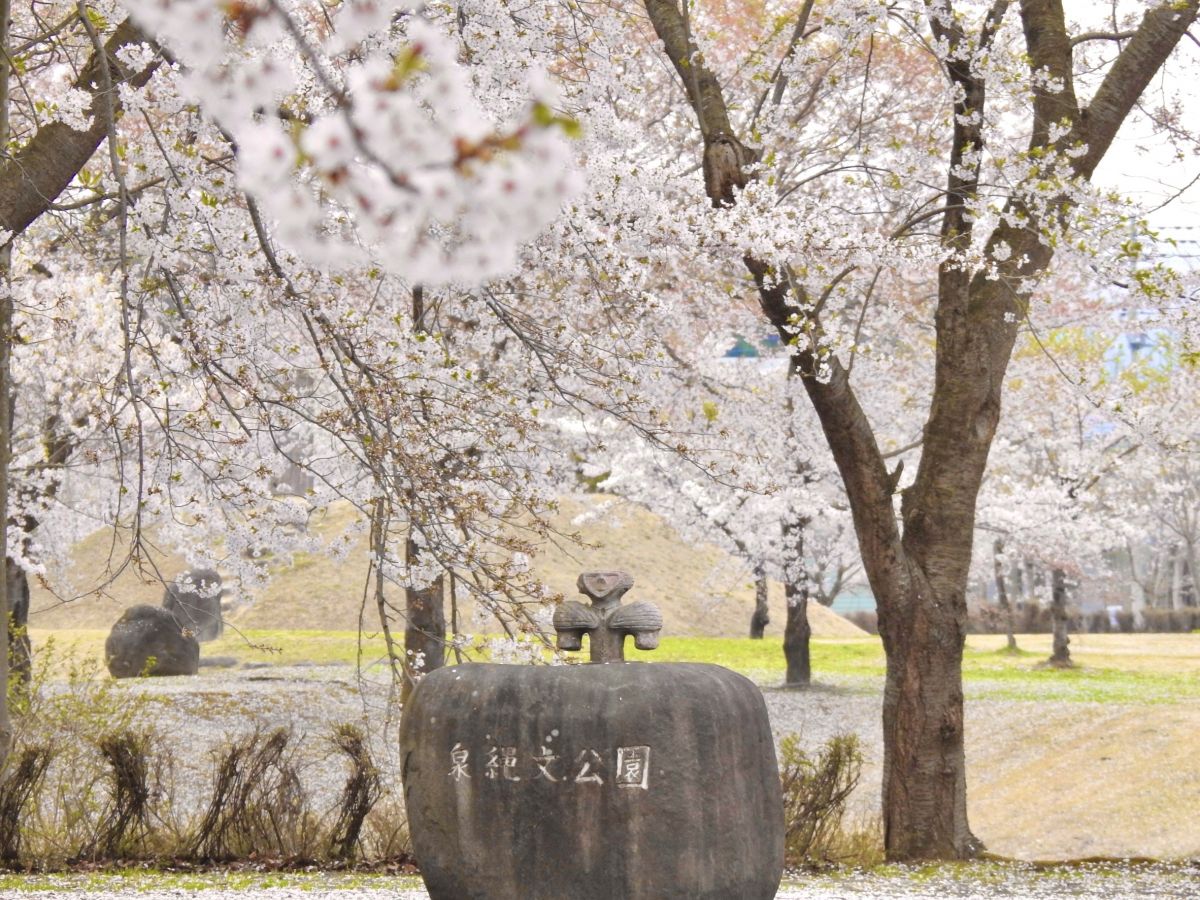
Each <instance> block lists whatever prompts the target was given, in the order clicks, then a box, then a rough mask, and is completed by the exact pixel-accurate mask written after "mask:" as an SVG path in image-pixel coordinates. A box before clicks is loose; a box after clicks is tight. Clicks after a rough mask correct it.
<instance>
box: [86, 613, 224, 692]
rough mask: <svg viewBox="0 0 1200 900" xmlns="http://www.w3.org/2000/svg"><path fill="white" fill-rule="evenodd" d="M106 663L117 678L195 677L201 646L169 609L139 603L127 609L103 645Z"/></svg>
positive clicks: (198, 665)
mask: <svg viewBox="0 0 1200 900" xmlns="http://www.w3.org/2000/svg"><path fill="white" fill-rule="evenodd" d="M151 659H153V663H151V662H150V661H151ZM104 661H105V663H106V664H107V666H108V671H109V672H110V673H112V676H113V677H114V678H136V677H138V676H139V675H143V674H145V675H195V674H196V672H197V670H198V669H199V667H200V644H199V642H198V641H197V640H196V638H195V637H194V636H193V635H192V634H190V633H189V632H186V631H185V630H184V628H183V627H182V626H181V625H180V624H179V622H177V621H176V619H175V616H174V615H172V614H171V612H170V611H169V610H166V609H163V608H162V607H160V606H149V605H147V604H139V605H138V606H131V607H130V608H129V609H127V610H125V612H124V614H123V615H122V616H121V618H119V619H117V622H116V624H115V625H113V627H112V631H110V632H109V634H108V639H107V640H106V641H105V642H104Z"/></svg>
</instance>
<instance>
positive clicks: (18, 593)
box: [5, 524, 33, 696]
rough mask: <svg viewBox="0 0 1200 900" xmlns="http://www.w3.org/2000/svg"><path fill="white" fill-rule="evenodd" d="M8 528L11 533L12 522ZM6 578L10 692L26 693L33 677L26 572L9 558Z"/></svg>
mask: <svg viewBox="0 0 1200 900" xmlns="http://www.w3.org/2000/svg"><path fill="white" fill-rule="evenodd" d="M9 530H10V533H11V530H12V525H11V524H10V525H9ZM5 579H6V581H7V582H8V595H7V596H8V608H9V617H8V627H9V632H8V669H9V679H10V681H11V682H12V684H13V692H14V693H17V692H20V693H21V694H22V695H23V696H25V695H27V692H28V690H29V681H30V679H31V678H32V677H33V646H32V644H30V642H29V576H28V575H27V574H26V573H25V570H24V569H22V568H21V567H20V566H18V565H16V564H14V563H13V561H12V560H11V559H10V560H8V569H7V572H6V573H5Z"/></svg>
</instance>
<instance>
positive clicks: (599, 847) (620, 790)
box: [400, 572, 784, 900]
mask: <svg viewBox="0 0 1200 900" xmlns="http://www.w3.org/2000/svg"><path fill="white" fill-rule="evenodd" d="M632 585H633V579H632V578H630V577H629V576H628V575H626V574H624V573H621V572H589V573H585V574H583V575H582V576H580V579H579V588H580V590H581V591H582V592H583V593H585V594H586V595H587V596H588V597H589V598H590V599H591V604H590V605H587V606H585V605H584V604H582V603H569V604H563V605H562V606H560V607H559V610H558V613H557V614H556V615H555V628H556V629H557V630H558V640H559V646H560V647H563V648H566V649H577V648H579V647H580V646H581V643H582V638H583V636H584V635H585V634H586V635H588V639H589V641H590V643H591V654H592V660H593V662H592V663H590V664H583V665H557V666H515V665H487V664H466V665H458V666H451V667H446V668H442V669H438V670H436V671H434V672H432V673H430V674H429V675H427V676H425V677H424V678H423V679H422V680H421V681H420V683H419V684H418V685H417V687H416V689H415V690H414V692H413V694H412V696H411V697H410V698H409V701H408V704H407V705H406V708H405V710H404V718H403V721H402V724H401V729H400V753H401V756H400V758H401V766H402V775H403V779H404V798H405V806H406V809H407V811H408V816H409V827H410V831H411V835H412V842H413V850H414V854H415V856H416V858H417V862H418V864H419V865H420V868H421V875H422V877H423V878H424V879H425V885H426V887H427V888H428V890H429V896H430V897H431V898H432V900H462V898H465V897H480V898H483V897H486V898H488V900H562V898H567V897H569V898H572V900H684V898H687V900H732V898H737V900H769V898H773V897H774V896H775V892H776V890H777V888H778V886H779V881H780V879H781V877H782V874H783V838H784V832H783V801H782V798H781V795H780V784H779V771H778V768H777V765H776V760H775V745H774V741H773V739H772V736H771V728H770V723H769V722H768V720H767V710H766V705H765V703H764V702H763V698H762V693H761V691H759V689H758V688H757V687H756V686H755V685H754V684H753V683H752V682H750V681H748V680H747V679H745V678H743V677H742V676H741V675H738V674H736V673H734V672H731V671H729V670H728V669H723V668H721V667H720V666H712V665H699V664H693V663H661V664H650V663H641V662H624V661H622V653H623V645H624V641H625V638H626V637H627V636H629V635H632V636H633V637H634V639H635V641H636V642H637V644H638V646H641V647H645V648H652V647H654V646H656V645H657V643H658V632H659V629H660V627H661V625H662V617H661V615H660V614H659V612H658V610H657V609H655V608H654V607H653V605H651V604H649V603H633V604H630V605H629V606H621V603H620V600H621V595H623V594H624V593H625V592H626V591H628V590H629V588H630V587H631V586H632Z"/></svg>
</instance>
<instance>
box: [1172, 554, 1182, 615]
mask: <svg viewBox="0 0 1200 900" xmlns="http://www.w3.org/2000/svg"><path fill="white" fill-rule="evenodd" d="M1171 609H1172V610H1177V609H1183V554H1181V553H1180V552H1179V546H1178V545H1176V546H1174V547H1172V548H1171Z"/></svg>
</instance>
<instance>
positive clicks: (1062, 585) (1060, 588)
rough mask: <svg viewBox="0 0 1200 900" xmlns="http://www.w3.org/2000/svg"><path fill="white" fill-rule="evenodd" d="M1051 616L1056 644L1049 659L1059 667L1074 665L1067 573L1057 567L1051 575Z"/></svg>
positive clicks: (1064, 667)
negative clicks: (1068, 628)
mask: <svg viewBox="0 0 1200 900" xmlns="http://www.w3.org/2000/svg"><path fill="white" fill-rule="evenodd" d="M1051 585H1052V587H1051V594H1050V618H1051V621H1052V622H1053V627H1054V645H1053V650H1052V652H1051V654H1050V659H1049V660H1047V662H1049V664H1050V665H1052V666H1054V667H1055V668H1057V669H1069V668H1070V667H1071V665H1072V662H1071V651H1070V649H1069V647H1070V644H1071V639H1070V638H1069V637H1068V636H1067V575H1066V573H1065V572H1063V570H1062V569H1059V568H1055V569H1054V573H1053V575H1052V576H1051Z"/></svg>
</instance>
